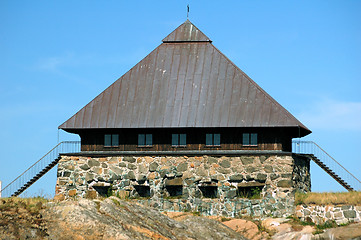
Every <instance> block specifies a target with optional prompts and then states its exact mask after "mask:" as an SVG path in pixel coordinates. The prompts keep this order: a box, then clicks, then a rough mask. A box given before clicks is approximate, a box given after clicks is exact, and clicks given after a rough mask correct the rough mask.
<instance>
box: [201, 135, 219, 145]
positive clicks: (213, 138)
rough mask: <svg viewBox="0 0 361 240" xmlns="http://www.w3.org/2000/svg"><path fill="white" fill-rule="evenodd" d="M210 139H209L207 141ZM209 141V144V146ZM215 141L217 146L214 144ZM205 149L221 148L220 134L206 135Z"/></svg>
mask: <svg viewBox="0 0 361 240" xmlns="http://www.w3.org/2000/svg"><path fill="white" fill-rule="evenodd" d="M209 137H211V139H209ZM209 140H210V144H209ZM216 140H217V144H216ZM205 146H206V147H220V146H221V134H220V133H206V144H205Z"/></svg>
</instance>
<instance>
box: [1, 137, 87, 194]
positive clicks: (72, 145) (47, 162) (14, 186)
mask: <svg viewBox="0 0 361 240" xmlns="http://www.w3.org/2000/svg"><path fill="white" fill-rule="evenodd" d="M75 152H80V142H79V141H66V142H61V143H59V144H57V145H56V146H55V147H54V148H53V149H51V150H50V151H49V152H48V153H47V154H45V155H44V156H43V157H42V158H40V159H39V160H38V161H37V162H36V163H34V164H33V165H31V166H30V167H29V168H28V169H27V170H25V171H24V172H23V173H22V174H20V175H19V176H18V177H17V178H16V179H15V180H14V181H12V182H11V183H9V184H8V185H6V186H5V187H4V188H3V189H2V190H1V192H0V193H1V194H0V196H1V197H16V196H19V195H20V194H21V193H23V192H24V191H25V190H26V189H28V188H29V187H30V186H31V185H32V184H34V183H35V182H36V181H37V180H39V179H40V178H41V177H42V176H44V175H45V174H46V173H47V172H49V171H50V170H51V169H52V168H53V167H54V166H55V165H56V164H57V163H58V162H59V160H60V154H61V153H75Z"/></svg>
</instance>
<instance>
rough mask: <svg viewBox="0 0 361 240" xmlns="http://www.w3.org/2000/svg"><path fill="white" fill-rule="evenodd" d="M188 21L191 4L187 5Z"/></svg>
mask: <svg viewBox="0 0 361 240" xmlns="http://www.w3.org/2000/svg"><path fill="white" fill-rule="evenodd" d="M187 19H189V4H188V5H187Z"/></svg>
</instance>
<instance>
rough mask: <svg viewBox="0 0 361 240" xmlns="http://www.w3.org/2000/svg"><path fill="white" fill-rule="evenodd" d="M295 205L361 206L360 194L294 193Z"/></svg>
mask: <svg viewBox="0 0 361 240" xmlns="http://www.w3.org/2000/svg"><path fill="white" fill-rule="evenodd" d="M296 204H297V205H298V204H318V205H358V206H361V192H335V193H333V192H327V193H317V192H311V193H306V194H304V193H296Z"/></svg>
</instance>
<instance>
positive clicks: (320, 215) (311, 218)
mask: <svg viewBox="0 0 361 240" xmlns="http://www.w3.org/2000/svg"><path fill="white" fill-rule="evenodd" d="M296 216H297V217H298V218H300V219H301V221H305V222H314V223H316V224H323V223H325V222H327V221H335V222H336V223H337V224H338V225H340V224H347V223H352V222H360V221H361V206H349V205H344V206H335V205H323V206H322V205H298V206H297V207H296Z"/></svg>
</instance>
